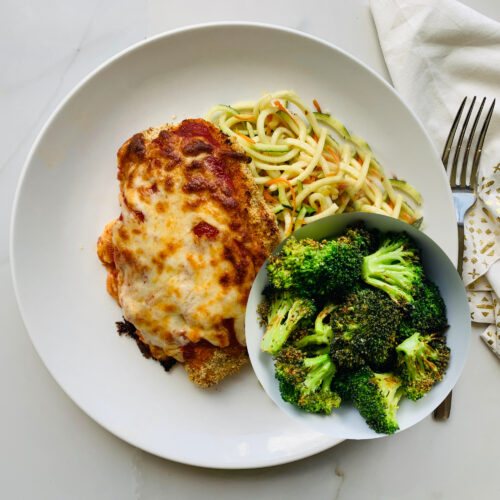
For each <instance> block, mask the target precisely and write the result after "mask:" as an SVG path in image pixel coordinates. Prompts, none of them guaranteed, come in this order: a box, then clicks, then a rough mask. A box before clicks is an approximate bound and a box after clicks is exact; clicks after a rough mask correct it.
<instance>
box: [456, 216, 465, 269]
mask: <svg viewBox="0 0 500 500" xmlns="http://www.w3.org/2000/svg"><path fill="white" fill-rule="evenodd" d="M463 265H464V224H463V222H462V223H460V222H459V223H458V263H457V271H458V274H459V275H460V277H462V272H463V269H462V268H463Z"/></svg>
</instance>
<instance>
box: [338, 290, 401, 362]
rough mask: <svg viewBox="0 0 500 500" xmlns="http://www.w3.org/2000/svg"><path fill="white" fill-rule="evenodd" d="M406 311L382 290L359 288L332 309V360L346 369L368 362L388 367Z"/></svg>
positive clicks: (392, 359)
mask: <svg viewBox="0 0 500 500" xmlns="http://www.w3.org/2000/svg"><path fill="white" fill-rule="evenodd" d="M403 312H404V311H403V310H402V308H401V307H399V306H398V305H397V304H396V303H395V302H394V301H392V300H391V299H390V298H389V297H388V296H387V295H386V294H385V293H384V292H381V291H380V290H377V289H372V288H359V289H357V290H355V291H354V292H352V293H351V294H350V295H348V296H347V297H346V298H345V300H344V301H343V302H342V303H341V304H339V305H338V306H337V307H336V308H335V309H334V311H333V312H332V320H331V321H332V327H333V332H334V335H333V339H332V342H331V355H332V359H333V361H334V362H335V363H336V364H337V365H338V366H339V367H342V368H347V369H353V368H356V367H359V366H361V365H363V364H365V363H368V364H369V365H370V366H372V367H374V368H375V369H387V368H389V367H388V365H389V364H390V362H391V361H394V357H395V351H394V349H395V347H396V332H397V328H398V325H399V322H400V321H401V318H402V315H403Z"/></svg>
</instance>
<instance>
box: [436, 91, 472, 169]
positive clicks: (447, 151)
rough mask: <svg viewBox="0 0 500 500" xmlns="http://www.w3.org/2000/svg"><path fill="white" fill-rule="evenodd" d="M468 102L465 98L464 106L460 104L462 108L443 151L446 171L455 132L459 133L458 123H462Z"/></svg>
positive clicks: (458, 112)
mask: <svg viewBox="0 0 500 500" xmlns="http://www.w3.org/2000/svg"><path fill="white" fill-rule="evenodd" d="M466 100H467V97H464V100H463V101H462V104H460V108H458V111H457V115H456V116H455V119H454V120H453V125H452V126H451V130H450V133H449V134H448V138H447V139H446V144H445V145H444V150H443V154H442V156H441V160H442V162H443V165H444V169H445V170H446V169H447V168H448V158H449V156H450V151H451V145H452V144H453V139H454V137H455V132H456V131H457V127H458V122H459V121H460V117H461V116H462V111H463V109H464V106H465V101H466Z"/></svg>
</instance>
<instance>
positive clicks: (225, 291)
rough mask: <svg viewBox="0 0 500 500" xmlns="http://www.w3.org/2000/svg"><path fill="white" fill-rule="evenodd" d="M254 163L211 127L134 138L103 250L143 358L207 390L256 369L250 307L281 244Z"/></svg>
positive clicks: (200, 124)
mask: <svg viewBox="0 0 500 500" xmlns="http://www.w3.org/2000/svg"><path fill="white" fill-rule="evenodd" d="M248 161H249V158H248V157H247V156H245V155H244V154H243V153H242V152H241V151H240V150H239V148H238V146H236V145H235V144H233V142H232V141H231V140H230V139H229V138H228V137H227V136H226V135H224V134H223V133H222V132H221V131H220V130H219V129H218V128H216V127H215V126H214V125H212V124H211V123H208V122H206V121H205V120H202V119H192V120H184V121H183V122H182V123H180V124H179V125H165V126H163V127H159V128H151V129H149V130H146V131H144V132H142V133H139V134H136V135H134V136H133V137H132V138H131V139H129V140H128V141H127V142H125V144H124V145H123V146H122V147H121V148H120V150H119V151H118V180H119V182H120V195H119V200H120V207H121V215H120V217H119V218H118V219H116V220H115V221H113V222H111V223H110V224H108V225H107V226H106V228H105V230H104V232H103V234H102V235H101V237H100V238H99V241H98V255H99V258H100V259H101V261H102V262H103V264H104V265H105V266H106V267H107V269H108V281H107V287H108V291H109V293H110V294H111V295H112V296H113V297H114V298H115V299H116V300H117V302H118V304H119V305H120V306H121V308H122V310H123V317H124V319H125V320H126V322H127V323H128V324H129V325H133V327H130V326H128V329H129V330H133V329H134V328H135V332H133V331H132V332H131V333H132V336H134V335H135V338H136V340H137V341H138V344H139V345H140V344H143V348H141V350H142V351H143V352H145V350H146V351H147V350H148V349H149V355H150V356H152V357H154V358H155V359H157V360H159V361H160V362H162V364H164V366H166V365H168V366H170V364H171V363H170V361H168V360H169V359H170V358H173V359H175V360H177V361H179V362H180V363H182V364H183V365H184V367H185V369H186V372H187V374H188V376H189V378H190V379H191V380H192V381H193V382H195V383H196V384H198V385H199V386H201V387H210V386H212V385H213V384H216V383H218V382H219V381H220V380H221V379H223V378H224V377H225V376H227V375H230V374H232V373H236V372H237V371H238V370H239V369H240V368H241V366H242V365H243V364H244V363H246V361H247V359H248V356H247V353H246V348H245V332H244V318H245V306H246V301H247V298H248V294H249V292H250V288H251V286H252V282H253V280H254V278H255V276H256V274H257V272H258V270H259V268H260V266H261V265H262V264H263V263H264V261H265V259H266V257H267V256H268V255H269V253H270V252H271V251H272V250H273V248H274V247H275V246H276V245H277V244H278V242H279V231H278V226H277V224H276V220H275V217H274V215H273V214H272V213H271V212H270V211H269V210H268V208H267V206H266V204H265V202H264V200H263V199H262V196H261V194H260V192H259V190H258V189H257V186H256V184H255V182H254V180H253V178H252V175H251V172H250V171H249V169H248V165H247V163H248ZM140 346H141V345H140ZM144 346H147V348H144Z"/></svg>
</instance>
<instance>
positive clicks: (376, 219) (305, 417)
mask: <svg viewBox="0 0 500 500" xmlns="http://www.w3.org/2000/svg"><path fill="white" fill-rule="evenodd" d="M334 219H335V220H336V221H338V220H339V219H344V220H345V221H346V222H341V223H340V224H338V226H340V228H337V229H336V230H334V231H331V232H328V231H326V230H325V231H321V232H322V233H325V234H324V235H321V236H317V237H313V236H310V235H309V234H308V233H310V232H311V231H314V229H315V228H317V227H319V226H325V227H326V226H327V225H328V222H329V221H332V220H334ZM424 220H425V219H424ZM356 222H363V223H366V224H367V226H368V227H372V228H376V229H379V230H381V231H382V233H383V234H387V233H390V232H398V233H399V232H407V234H408V235H409V236H410V237H412V233H414V234H416V235H418V236H417V238H419V239H422V240H424V241H425V242H426V246H427V251H426V252H425V255H426V256H425V257H423V258H424V259H425V260H429V257H430V256H429V253H431V254H433V255H436V254H437V255H439V256H440V258H441V259H442V258H444V259H445V262H447V264H446V265H447V267H448V270H447V271H446V272H447V273H449V275H450V276H454V277H453V278H452V279H453V281H454V283H453V285H454V287H453V288H454V290H456V293H458V296H457V298H456V299H455V301H454V302H455V303H457V304H458V303H459V302H460V303H461V304H462V306H463V308H464V309H465V310H467V311H468V308H469V307H468V302H467V295H466V290H465V286H464V284H463V281H462V279H461V278H460V276H459V275H458V272H455V273H452V270H455V271H456V267H455V265H454V263H453V262H452V260H451V259H450V257H449V256H448V255H447V254H446V253H445V252H444V250H443V249H442V248H441V247H440V246H439V245H438V244H437V243H436V242H435V241H434V240H433V239H432V238H431V237H430V236H428V235H427V234H425V232H423V231H421V230H419V229H417V228H415V227H414V226H411V225H409V224H407V223H406V222H403V221H401V220H398V219H395V218H393V217H391V216H388V215H383V214H374V213H367V212H349V213H343V214H333V215H329V216H327V217H325V218H323V219H319V220H317V221H314V222H313V223H311V224H307V225H305V226H302V227H301V228H299V229H298V230H297V231H294V232H293V233H292V234H291V235H289V236H288V237H287V238H285V239H284V240H283V241H282V242H281V243H280V244H279V245H278V246H277V247H276V248H275V249H274V250H273V252H272V253H271V255H276V254H278V253H279V252H280V250H281V248H282V247H283V245H284V244H285V243H286V242H287V241H288V240H289V239H290V238H292V237H294V238H297V239H299V240H300V239H304V238H312V239H315V240H316V241H320V240H322V239H326V240H328V239H331V238H333V237H335V236H337V235H339V234H340V232H341V231H343V229H345V227H347V226H349V225H351V224H354V223H356ZM384 222H385V223H388V224H389V225H390V226H393V227H390V228H386V229H381V228H380V225H384ZM394 226H395V227H399V228H400V229H395V228H394ZM418 243H419V242H418V241H417V245H418ZM418 246H419V245H418ZM429 249H431V250H429ZM431 258H432V256H431ZM267 262H268V259H266V262H265V263H264V264H263V265H262V267H261V269H260V270H259V273H258V275H257V277H256V278H255V281H254V283H253V285H252V290H251V291H250V295H249V300H248V303H249V304H250V302H251V299H252V304H253V299H254V297H255V296H256V298H257V300H256V301H255V303H258V302H259V300H258V298H259V297H260V298H261V297H262V291H263V289H264V287H265V286H266V285H267V284H268V283H269V281H268V279H267V270H266V267H267ZM261 281H264V283H263V286H261V287H260V286H259V283H260V282H261ZM441 283H442V281H441ZM437 285H438V286H440V283H439V282H437ZM455 285H458V288H459V289H457V287H455ZM257 288H260V290H257ZM440 288H441V286H440ZM446 306H447V309H448V310H449V302H448V303H447V304H446ZM256 318H258V314H257V313H256V312H255V311H252V310H251V307H248V306H247V310H246V314H245V333H246V334H247V335H248V333H250V332H252V333H251V335H253V337H254V338H252V339H251V340H250V342H249V338H248V337H247V346H249V348H248V354H249V358H250V363H251V364H252V368H253V370H254V372H255V374H256V376H257V378H258V379H259V382H260V384H261V385H262V387H263V388H264V390H265V391H266V394H267V395H268V397H269V398H270V399H271V400H272V401H273V402H274V403H275V404H276V405H277V406H278V407H279V408H280V410H281V411H282V412H283V413H284V414H286V415H287V416H289V417H291V418H295V419H296V420H297V421H299V422H300V423H302V425H305V426H307V427H309V428H310V429H311V430H315V431H318V432H321V431H320V430H319V429H318V427H315V426H314V425H311V424H310V423H309V419H310V417H311V414H308V413H306V412H305V411H302V410H299V409H296V408H295V407H292V405H290V404H288V403H284V402H283V401H282V400H281V398H280V397H279V396H277V392H275V393H274V395H272V394H270V390H269V387H270V384H269V383H268V382H267V381H266V380H263V370H264V368H262V366H261V363H260V362H259V359H258V357H259V356H265V357H266V358H267V364H268V365H269V364H270V363H272V361H270V358H271V355H269V354H267V353H262V352H261V351H260V339H261V337H262V330H263V328H262V326H257V327H256V323H255V319H256ZM448 318H449V317H448ZM257 332H259V338H258V339H257ZM446 336H448V333H446ZM461 336H463V340H462V341H461V343H462V345H463V348H462V351H463V355H462V359H459V360H456V361H454V364H453V368H454V370H455V372H456V373H455V374H454V375H453V376H452V375H450V376H448V377H447V376H446V375H445V377H444V378H443V381H442V382H445V381H447V382H448V384H446V385H449V389H448V390H446V393H445V394H444V396H443V397H442V398H441V399H440V400H439V401H438V402H437V403H435V404H430V406H429V410H428V411H427V410H426V413H425V414H424V415H422V416H421V418H419V419H418V420H416V421H415V422H413V423H411V424H410V425H408V426H405V427H404V428H402V429H398V430H397V431H396V432H395V434H397V433H400V432H403V431H405V430H407V429H410V428H411V427H413V426H414V425H417V424H419V423H420V422H421V421H422V420H424V419H425V418H426V417H427V416H429V415H430V414H431V413H432V412H433V411H434V410H435V409H436V408H437V406H438V405H439V404H440V403H441V402H442V401H443V400H444V398H445V397H446V394H447V393H448V392H451V390H452V389H453V388H454V387H455V385H456V384H457V382H458V380H459V379H460V377H461V375H462V373H463V370H464V367H465V363H466V361H467V358H468V355H469V350H470V341H471V338H470V337H471V322H470V320H469V321H468V322H467V324H466V325H465V326H464V327H463V330H462V332H461ZM452 359H453V358H452ZM457 362H458V363H459V365H457ZM268 368H269V367H266V368H265V370H268ZM267 373H268V372H267ZM447 374H448V371H447ZM450 377H451V378H450ZM272 383H274V389H276V387H277V385H276V384H277V383H276V382H275V381H274V380H273V382H272ZM419 401H424V399H423V398H422V399H421V400H419ZM427 401H428V400H427ZM286 409H289V410H290V411H287V410H286ZM334 412H335V410H334V411H333V412H332V415H334ZM314 416H315V417H317V416H316V415H314ZM320 418H328V416H327V417H323V416H321V417H320ZM332 421H333V420H332ZM367 432H368V431H367ZM369 434H370V435H368V436H363V437H355V436H350V435H349V436H346V435H337V434H334V433H333V432H332V433H331V434H326V435H329V436H334V435H335V437H338V438H341V439H374V438H382V437H387V436H388V434H377V433H373V435H372V434H371V432H370V433H369Z"/></svg>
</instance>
